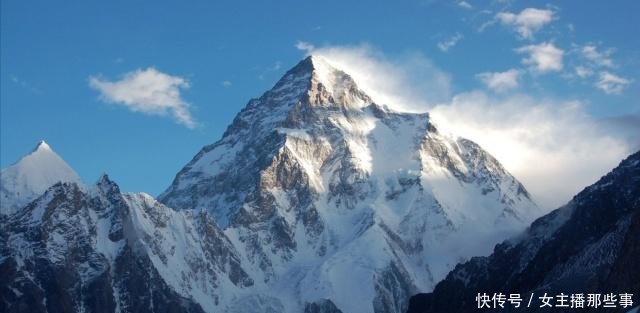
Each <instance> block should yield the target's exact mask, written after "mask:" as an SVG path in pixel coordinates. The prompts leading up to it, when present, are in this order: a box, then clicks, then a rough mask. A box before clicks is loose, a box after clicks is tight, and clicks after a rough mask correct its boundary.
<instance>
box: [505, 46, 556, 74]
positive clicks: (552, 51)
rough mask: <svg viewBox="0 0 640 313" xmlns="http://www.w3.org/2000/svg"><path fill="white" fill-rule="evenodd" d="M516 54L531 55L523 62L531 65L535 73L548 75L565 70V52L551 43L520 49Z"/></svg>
mask: <svg viewBox="0 0 640 313" xmlns="http://www.w3.org/2000/svg"><path fill="white" fill-rule="evenodd" d="M516 52H518V53H524V54H528V55H529V56H528V57H527V58H524V59H523V60H522V63H523V64H525V65H529V68H530V69H532V70H533V71H534V72H538V73H546V72H552V71H560V70H562V68H563V63H562V58H563V56H564V51H563V50H562V49H560V48H558V47H556V46H555V45H554V44H553V43H551V42H543V43H540V44H537V45H528V46H524V47H520V48H518V49H516Z"/></svg>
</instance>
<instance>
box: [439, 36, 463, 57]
mask: <svg viewBox="0 0 640 313" xmlns="http://www.w3.org/2000/svg"><path fill="white" fill-rule="evenodd" d="M461 39H462V34H460V33H456V34H455V35H453V36H451V37H449V38H448V39H446V40H443V41H441V42H439V43H438V49H440V51H442V52H447V51H449V49H451V48H452V47H453V46H455V45H457V44H458V42H459V41H460V40H461Z"/></svg>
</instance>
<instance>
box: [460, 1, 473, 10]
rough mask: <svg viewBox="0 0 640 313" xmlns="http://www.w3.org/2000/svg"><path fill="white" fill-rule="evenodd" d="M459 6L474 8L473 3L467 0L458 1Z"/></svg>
mask: <svg viewBox="0 0 640 313" xmlns="http://www.w3.org/2000/svg"><path fill="white" fill-rule="evenodd" d="M458 6H459V7H461V8H463V9H467V10H471V9H473V5H471V3H469V2H467V1H464V0H463V1H460V2H458Z"/></svg>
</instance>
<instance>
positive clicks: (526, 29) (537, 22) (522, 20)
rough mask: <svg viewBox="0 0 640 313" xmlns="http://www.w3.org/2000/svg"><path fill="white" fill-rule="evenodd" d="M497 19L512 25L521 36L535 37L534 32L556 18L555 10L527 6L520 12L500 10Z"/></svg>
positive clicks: (504, 23)
mask: <svg viewBox="0 0 640 313" xmlns="http://www.w3.org/2000/svg"><path fill="white" fill-rule="evenodd" d="M496 19H497V20H498V21H500V22H501V23H502V24H503V25H506V26H509V27H512V28H513V29H514V30H515V31H516V32H517V33H518V35H519V36H520V37H521V38H524V39H533V35H534V33H536V32H537V31H539V30H540V29H542V27H543V26H545V25H546V24H548V23H550V22H551V21H553V19H554V12H553V11H551V10H541V9H536V8H526V9H524V10H522V11H521V12H520V13H517V14H516V13H512V12H500V13H498V14H497V15H496Z"/></svg>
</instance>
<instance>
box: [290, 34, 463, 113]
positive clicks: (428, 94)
mask: <svg viewBox="0 0 640 313" xmlns="http://www.w3.org/2000/svg"><path fill="white" fill-rule="evenodd" d="M296 47H297V48H298V49H300V50H303V51H305V53H306V54H313V55H318V56H322V57H324V58H325V59H327V61H329V63H331V64H332V65H333V66H335V67H336V68H338V69H342V70H343V71H345V72H346V73H348V74H349V75H351V76H352V77H353V79H354V80H355V81H356V82H357V83H358V86H359V87H360V88H361V89H362V90H363V91H365V92H366V93H367V94H368V95H369V96H370V97H371V98H372V99H374V101H376V102H377V103H380V104H386V105H389V106H393V107H394V108H395V109H398V110H403V111H421V112H424V111H425V110H426V108H427V107H429V106H430V105H432V104H433V103H437V102H442V101H448V99H449V98H450V96H451V77H450V76H449V74H447V73H445V72H443V71H441V70H440V69H438V68H436V67H435V66H434V65H433V62H431V60H429V59H428V58H427V57H425V56H424V55H422V54H420V53H412V52H409V53H405V54H404V55H402V56H401V57H399V58H394V59H389V58H387V57H386V56H385V55H383V54H382V53H380V52H379V51H376V50H375V49H373V48H372V47H370V46H369V45H367V44H361V45H354V46H324V47H315V46H313V45H312V44H309V43H305V42H298V43H297V44H296Z"/></svg>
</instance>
